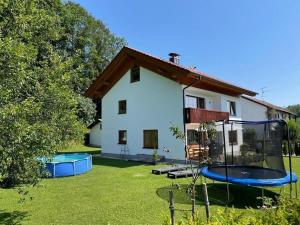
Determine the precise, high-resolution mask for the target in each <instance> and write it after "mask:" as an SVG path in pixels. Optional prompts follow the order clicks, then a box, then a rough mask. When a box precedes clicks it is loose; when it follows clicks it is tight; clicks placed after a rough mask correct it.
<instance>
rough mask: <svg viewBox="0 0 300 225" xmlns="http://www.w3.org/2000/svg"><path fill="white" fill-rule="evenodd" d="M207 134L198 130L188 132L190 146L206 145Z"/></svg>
mask: <svg viewBox="0 0 300 225" xmlns="http://www.w3.org/2000/svg"><path fill="white" fill-rule="evenodd" d="M205 138H206V132H205V131H197V130H187V144H188V145H199V144H200V145H202V146H204V144H205Z"/></svg>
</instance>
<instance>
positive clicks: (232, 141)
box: [228, 130, 238, 145]
mask: <svg viewBox="0 0 300 225" xmlns="http://www.w3.org/2000/svg"><path fill="white" fill-rule="evenodd" d="M228 136H229V143H230V144H231V145H237V144H238V137H237V136H238V135H237V130H230V131H228Z"/></svg>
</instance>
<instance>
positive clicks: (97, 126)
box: [88, 120, 102, 147]
mask: <svg viewBox="0 0 300 225" xmlns="http://www.w3.org/2000/svg"><path fill="white" fill-rule="evenodd" d="M88 129H89V145H91V146H95V147H101V130H102V125H101V121H100V120H97V121H95V122H93V123H91V124H90V125H89V126H88Z"/></svg>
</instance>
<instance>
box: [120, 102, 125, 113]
mask: <svg viewBox="0 0 300 225" xmlns="http://www.w3.org/2000/svg"><path fill="white" fill-rule="evenodd" d="M119 114H126V100H121V101H119Z"/></svg>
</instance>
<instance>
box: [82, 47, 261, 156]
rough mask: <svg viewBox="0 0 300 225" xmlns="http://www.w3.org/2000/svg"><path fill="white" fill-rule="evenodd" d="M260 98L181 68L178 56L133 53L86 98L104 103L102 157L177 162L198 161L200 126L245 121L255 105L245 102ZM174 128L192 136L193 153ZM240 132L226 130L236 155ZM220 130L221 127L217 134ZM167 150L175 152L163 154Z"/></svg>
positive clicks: (127, 51) (123, 54)
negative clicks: (159, 157)
mask: <svg viewBox="0 0 300 225" xmlns="http://www.w3.org/2000/svg"><path fill="white" fill-rule="evenodd" d="M255 95H256V93H255V92H253V91H250V90H247V89H245V88H242V87H239V86H236V85H233V84H231V83H228V82H225V81H222V80H219V79H217V78H214V77H211V76H209V75H207V74H204V73H202V72H199V71H197V70H195V69H191V68H186V67H183V66H181V65H180V64H179V57H178V55H177V54H175V53H172V54H170V60H169V61H167V60H162V59H159V58H156V57H154V56H151V55H148V54H145V53H143V52H140V51H137V50H135V49H132V48H128V47H124V48H123V49H122V50H121V51H120V52H119V53H118V55H117V56H116V57H115V58H114V59H113V60H112V62H111V63H110V64H109V65H108V66H107V68H106V69H105V70H104V71H103V73H102V74H101V75H99V76H98V78H97V79H96V80H95V81H94V82H93V83H92V85H91V86H90V87H89V89H88V90H87V92H86V96H88V97H90V98H92V99H93V100H94V101H102V107H101V108H102V111H101V115H102V130H101V146H102V154H104V155H107V156H114V157H118V156H121V155H122V154H127V157H131V158H135V157H139V156H145V155H149V156H151V155H152V154H153V152H154V149H158V152H159V155H163V156H165V157H166V158H169V159H177V160H185V159H186V158H193V157H194V156H193V151H192V152H190V149H192V150H193V149H194V148H193V145H195V144H196V143H197V145H198V146H200V144H201V140H199V137H200V136H201V132H200V131H198V126H199V123H200V122H203V121H218V120H226V119H231V120H242V118H243V115H244V114H245V111H244V110H243V108H244V107H248V108H251V104H252V103H251V102H250V103H247V102H246V98H245V96H252V97H253V96H255ZM247 104H248V105H249V106H248V105H247ZM250 111H251V110H250ZM246 113H247V112H246ZM258 113H259V114H260V116H257V115H256V113H254V117H253V118H252V119H251V118H250V117H251V115H245V117H247V118H248V119H249V120H250V119H251V120H254V119H256V118H257V119H260V118H261V119H264V117H263V115H262V114H264V113H265V112H264V111H263V110H261V112H258ZM243 119H244V118H243ZM172 125H175V126H177V127H178V128H179V129H180V130H184V131H185V132H186V133H187V145H188V146H191V148H189V151H187V150H186V149H188V148H186V146H185V144H184V143H182V142H180V141H178V140H176V139H175V138H174V137H173V136H172V134H171V132H170V126H172ZM238 126H239V125H236V126H235V127H234V128H232V127H230V125H227V126H226V128H225V129H226V132H225V138H226V140H227V142H226V143H231V144H230V146H228V148H227V149H230V148H231V150H232V151H238V149H239V146H240V145H241V144H242V143H243V137H242V133H241V132H240V131H239V130H241V129H239V127H238ZM221 129H222V127H221V126H217V130H218V131H220V130H221ZM200 139H201V137H200ZM199 143H200V144H199ZM165 148H167V149H170V150H171V152H167V151H163V149H165ZM199 148H200V147H198V154H199V150H201V149H199ZM204 150H205V149H204Z"/></svg>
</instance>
